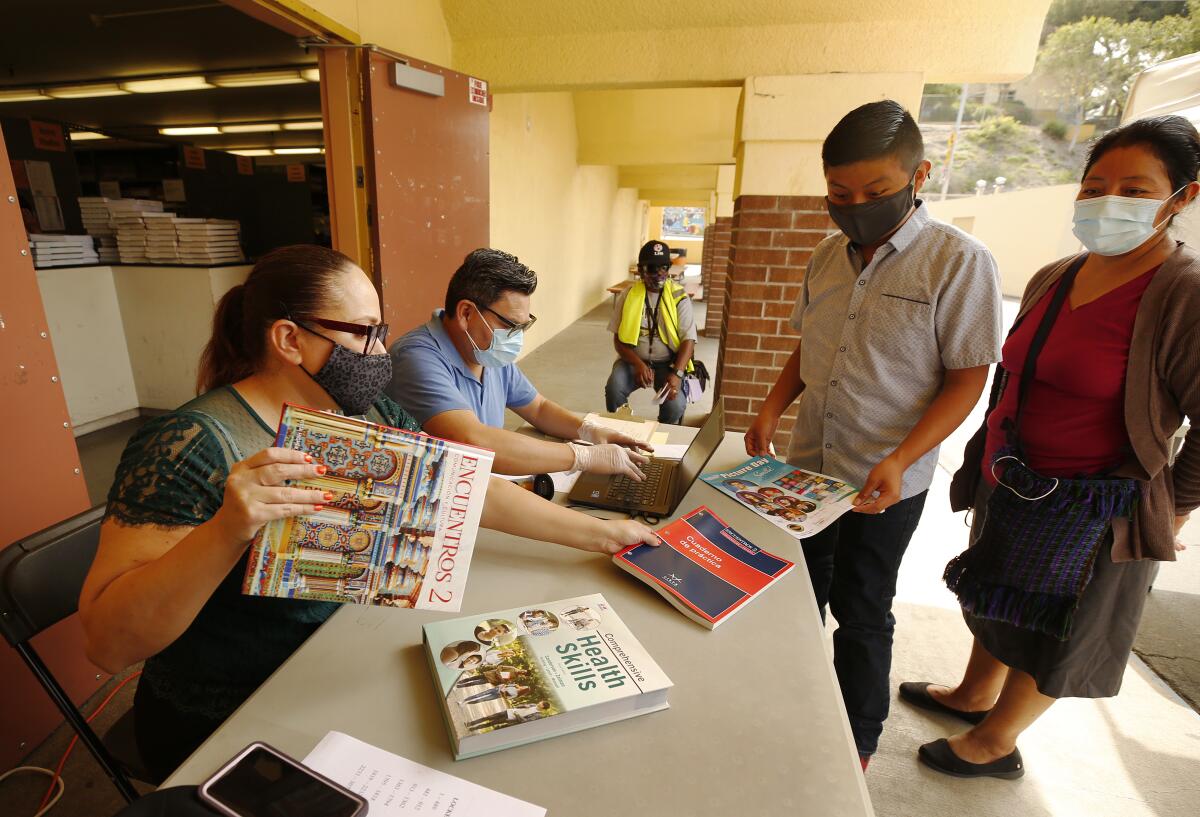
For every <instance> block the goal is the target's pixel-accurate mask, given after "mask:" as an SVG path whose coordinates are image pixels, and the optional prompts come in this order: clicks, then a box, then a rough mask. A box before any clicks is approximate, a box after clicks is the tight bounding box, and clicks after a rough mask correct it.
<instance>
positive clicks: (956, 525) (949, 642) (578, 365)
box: [0, 303, 1200, 817]
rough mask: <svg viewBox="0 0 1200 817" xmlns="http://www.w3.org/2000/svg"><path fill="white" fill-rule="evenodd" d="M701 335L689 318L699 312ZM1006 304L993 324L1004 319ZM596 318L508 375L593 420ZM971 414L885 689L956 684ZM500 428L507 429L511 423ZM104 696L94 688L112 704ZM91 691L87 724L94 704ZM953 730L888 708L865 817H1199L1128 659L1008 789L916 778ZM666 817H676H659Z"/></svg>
mask: <svg viewBox="0 0 1200 817" xmlns="http://www.w3.org/2000/svg"><path fill="white" fill-rule="evenodd" d="M697 306H698V307H700V309H699V310H698V318H697V320H698V321H700V322H702V321H703V305H702V304H699V303H698V304H697ZM1012 309H1013V305H1012V304H1009V305H1008V308H1007V310H1006V311H1008V312H1010V313H1011V311H1012ZM607 317H608V307H607V306H604V307H600V308H597V309H596V310H593V311H592V312H591V313H589V314H588V315H586V316H584V317H583V318H582V319H580V320H579V321H577V322H576V323H575V324H573V325H572V326H570V327H568V328H567V329H565V330H564V331H563V332H561V333H560V334H559V335H557V336H555V338H554V339H553V340H552V341H550V342H548V343H546V344H544V345H543V346H542V347H541V348H539V349H537V350H535V351H534V352H532V353H531V354H529V355H528V356H527V357H526V358H525V359H524V360H523V361H522V364H521V365H522V369H523V370H524V371H525V373H526V374H527V375H528V376H529V377H530V379H531V380H532V381H533V382H534V384H535V385H536V386H537V387H538V388H539V390H541V392H542V393H543V394H545V395H546V396H547V397H550V398H551V399H553V400H555V401H557V402H559V403H561V404H563V405H565V406H568V407H571V408H574V409H576V410H580V411H586V410H588V409H592V410H600V409H602V407H603V385H604V381H605V378H606V377H607V375H608V371H609V369H610V367H611V365H612V360H613V353H612V351H611V349H612V347H611V340H610V338H609V336H608V334H607V332H606V331H605V324H606V322H607ZM716 346H717V344H716V341H715V340H713V339H707V338H701V339H700V341H699V343H698V344H697V354H698V356H699V357H700V358H701V359H702V360H704V361H705V362H706V363H707V364H708V366H709V369H710V370H711V371H713V372H714V373H715V371H716V354H717V348H716ZM650 397H651V394H650V392H649V391H642V392H639V393H637V394H635V395H634V397H633V399H632V400H631V403H632V405H633V408H634V411H635V413H638V414H640V415H642V416H648V417H649V416H654V414H655V411H654V406H652V405H651V403H650ZM710 406H711V400H710V399H706V400H705V401H704V402H702V403H699V404H696V405H695V406H692V407H689V411H688V414H687V417H686V419H685V422H687V423H688V424H696V423H697V422H698V421H699V420H700V419H702V418H703V416H704V415H705V414H706V413H707V412H708V410H709V408H710ZM981 412H982V406H980V407H977V409H976V414H975V415H973V417H972V418H971V419H970V420H968V421H967V422H966V423H964V425H963V428H962V430H960V431H959V432H958V433H957V434H956V435H955V436H954V437H953V438H952V439H951V441H949V442H948V443H947V444H946V445H945V446H944V448H943V455H942V461H941V465H942V467H941V468H940V469H939V471H938V474H937V477H936V479H935V482H934V485H933V488H932V489H931V491H930V497H929V501H928V503H927V505H926V510H925V514H924V517H923V519H922V522H921V526H920V527H919V528H918V530H917V533H916V535H915V536H914V537H913V542H912V545H911V546H910V548H909V551H908V555H907V556H906V558H905V561H904V564H903V566H902V568H901V572H900V583H899V589H898V594H897V599H896V607H895V612H896V618H897V622H898V625H897V632H896V642H895V650H894V660H893V668H892V681H893V688H895V685H896V684H898V683H899V682H900V681H904V680H930V681H937V682H951V683H952V682H953V681H954V680H956V679H957V678H958V677H959V675H960V674H961V672H962V668H963V664H964V662H965V660H966V656H967V653H968V651H969V648H970V635H969V633H968V632H967V629H966V627H965V626H964V625H963V623H962V618H961V616H960V614H959V612H958V607H957V604H956V603H955V601H954V598H953V597H952V596H951V594H950V593H949V591H948V590H946V588H945V586H944V585H943V584H942V583H941V574H942V569H943V568H944V566H945V564H946V562H947V561H948V560H949V559H950V558H951V557H953V556H954V555H956V554H957V553H958V552H959V551H960V550H961V549H962V548H963V547H964V545H965V542H966V528H965V527H964V525H963V522H962V517H961V515H953V514H951V513H950V511H949V507H948V501H947V499H946V489H947V486H948V484H949V475H950V473H952V471H953V469H954V468H955V467H957V465H958V457H959V453H960V452H961V450H962V443H963V442H965V440H966V438H967V437H969V436H970V433H971V432H972V431H974V429H975V428H977V427H978V424H979V418H980V417H981ZM509 422H510V425H511V426H512V427H515V426H517V425H519V424H520V421H519V420H518V419H516V418H515V417H513V416H511V415H510V418H509ZM131 431H132V429H129V430H124V431H122V430H114V431H113V432H112V433H111V434H110V435H108V437H106V438H104V439H102V440H96V441H95V444H94V445H92V446H90V447H89V446H87V445H86V444H82V445H81V452H83V451H84V449H87V453H86V456H85V470H86V469H89V468H90V470H91V471H92V472H94V473H95V475H96V476H95V478H94V480H93V478H92V475H91V474H89V489H92V488H93V486H92V482H93V481H95V482H96V486H95V490H94V491H93V495H94V496H96V497H103V495H104V493H106V487H105V486H104V485H103V484H102V483H103V482H104V477H103V474H104V473H105V471H106V470H107V473H108V474H111V473H112V468H113V467H115V464H116V457H117V456H118V455H119V444H118V442H117V438H118V437H119V436H120V435H121V434H128V433H131ZM1184 539H1185V541H1194V542H1196V543H1197V545H1196V546H1195V547H1193V548H1192V549H1191V550H1189V551H1187V552H1185V553H1183V554H1181V560H1180V561H1179V562H1178V563H1174V564H1167V565H1164V566H1163V568H1162V571H1161V573H1160V575H1159V578H1158V581H1157V582H1156V586H1155V589H1154V591H1153V592H1152V594H1151V597H1150V600H1149V603H1148V604H1147V607H1146V614H1145V618H1144V621H1143V625H1142V632H1141V635H1140V636H1139V640H1138V645H1137V648H1138V650H1139V651H1140V652H1141V653H1142V654H1143V655H1144V656H1145V657H1146V660H1147V661H1148V662H1150V663H1151V664H1152V665H1153V666H1154V668H1155V669H1156V670H1157V671H1158V672H1160V673H1161V674H1162V675H1163V676H1164V677H1165V678H1166V679H1167V681H1168V682H1169V683H1170V684H1171V685H1172V686H1173V687H1174V688H1175V689H1177V690H1179V691H1180V693H1182V694H1183V695H1185V696H1186V697H1188V698H1189V699H1190V700H1191V701H1192V702H1193V704H1195V702H1196V701H1198V700H1200V638H1197V636H1196V621H1197V620H1198V619H1200V522H1195V523H1192V524H1191V525H1189V528H1188V529H1185V533H1184ZM111 686H112V684H110V685H108V686H107V687H105V690H107V689H110V688H111ZM132 689H133V685H132V684H130V685H129V686H127V687H126V688H125V689H123V690H122V691H121V693H120V694H119V695H118V696H117V697H116V698H115V699H114V700H113V702H112V703H111V704H110V705H109V708H108V709H107V710H106V711H105V713H104V714H103V715H102V716H101V717H100V719H98V720H97V724H98V731H100V732H103V731H104V729H105V728H106V727H107V724H108V723H111V721H112V720H114V719H115V718H117V717H119V716H120V714H121V713H122V712H124V711H125V710H126V709H127V708H128V706H129V703H130V701H131V692H132ZM105 690H102V691H101V693H99V694H98V695H97V696H96V697H95V698H94V699H93V701H92V702H89V705H86V706H85V711H88V712H90V711H91V708H90V707H91V706H94V705H95V704H96V703H98V702H99V700H101V699H102V697H103V694H104V692H105ZM959 729H960V726H959V725H958V724H957V723H956V722H955V721H953V720H951V719H948V718H943V717H941V716H937V715H934V714H931V713H926V712H923V711H921V710H915V709H912V708H910V707H908V706H906V705H905V704H903V703H901V702H898V701H897V702H894V704H893V707H892V715H891V717H890V718H889V720H888V722H887V725H886V727H885V731H884V736H883V740H882V742H881V744H880V751H879V753H878V754H877V755H876V756H875V758H874V760H873V761H872V763H871V767H870V771H869V772H868V774H867V783H868V788H869V790H870V792H871V798H872V801H873V803H874V807H875V811H876V814H877V815H879V817H915V816H916V815H921V817H943V816H944V817H958V815H962V814H970V815H972V817H1002V816H1003V817H1008V816H1009V815H1022V817H1041V816H1042V815H1053V817H1072V816H1073V815H1089V816H1090V815H1097V816H1103V815H1121V817H1142V816H1143V815H1144V816H1145V817H1151V816H1152V815H1153V817H1184V815H1187V816H1188V817H1191V815H1195V814H1196V813H1197V807H1196V802H1197V796H1198V795H1200V716H1198V715H1197V714H1196V712H1195V711H1193V710H1192V708H1190V707H1189V706H1188V704H1187V702H1186V701H1185V700H1183V698H1181V697H1180V695H1179V694H1176V692H1174V691H1173V690H1172V689H1171V688H1170V687H1168V685H1167V683H1164V681H1163V679H1162V678H1160V677H1159V676H1158V675H1156V674H1155V673H1154V672H1152V671H1151V670H1150V668H1148V667H1147V665H1146V663H1144V662H1143V661H1142V660H1140V659H1139V658H1137V657H1134V658H1133V659H1132V660H1131V661H1130V665H1129V668H1128V669H1127V670H1126V674H1125V681H1124V687H1123V689H1122V691H1121V694H1120V695H1119V696H1118V697H1116V698H1112V699H1107V700H1100V701H1086V700H1071V699H1068V700H1063V701H1060V702H1058V703H1056V704H1055V705H1054V707H1053V708H1052V709H1051V710H1050V712H1049V713H1047V715H1046V716H1044V717H1043V718H1042V719H1041V720H1040V721H1039V722H1038V723H1037V724H1035V725H1034V727H1033V728H1031V729H1030V730H1029V731H1028V732H1027V733H1026V735H1025V736H1024V737H1023V739H1022V741H1021V751H1022V753H1023V755H1024V756H1025V759H1026V762H1027V767H1028V771H1027V774H1026V776H1025V778H1024V779H1022V780H1020V781H1017V782H1004V781H997V780H983V781H960V780H955V779H952V778H948V777H943V776H941V775H938V774H936V773H934V772H931V771H929V770H927V769H925V768H924V767H923V766H920V765H919V764H918V763H917V760H916V749H917V747H918V746H919V745H920V744H921V743H925V742H927V741H930V740H933V739H935V738H937V737H942V736H947V735H951V734H954V733H955V732H956V731H958V730H959ZM68 739H69V733H68V731H67V730H66V728H65V727H64V728H62V729H59V730H58V732H56V733H55V734H54V735H53V736H52V737H51V738H50V739H48V740H47V741H46V742H45V743H44V744H43V745H42V746H41V747H39V748H38V749H37V750H36V751H35V752H34V753H33V754H32V755H31V756H30V757H29V758H28V760H27V762H28V763H29V764H30V765H38V766H49V767H50V768H53V767H54V765H55V764H56V763H57V761H58V758H59V756H60V755H61V753H62V750H63V748H64V747H65V745H66V742H67V740H68ZM65 779H66V781H67V791H66V794H65V795H64V797H63V799H62V801H60V804H59V805H58V806H56V807H55V809H54V810H53V811H52V812H51V816H52V817H53V816H54V815H63V816H64V817H74V816H75V815H79V817H84V816H85V815H86V817H104V815H110V814H114V813H116V811H117V810H118V809H119V806H120V801H119V799H118V798H117V797H116V794H115V792H114V791H113V789H112V787H111V786H110V785H109V783H108V781H107V780H106V779H105V778H104V777H103V775H102V774H101V773H100V771H99V768H98V766H97V765H96V763H95V762H94V761H93V760H92V759H91V757H90V756H89V755H88V754H87V753H86V752H85V751H83V750H82V749H77V750H76V752H75V753H74V755H73V756H72V758H71V760H70V762H69V763H68V764H67V766H66V769H65ZM44 790H45V783H44V782H43V780H42V779H41V778H36V777H32V776H29V777H25V776H22V777H17V778H13V779H10V780H9V781H6V782H5V783H4V784H3V787H0V814H3V815H26V814H32V813H33V811H34V810H35V806H36V803H37V801H38V800H39V799H40V797H41V794H42V792H43V791H44ZM663 817H674V815H663Z"/></svg>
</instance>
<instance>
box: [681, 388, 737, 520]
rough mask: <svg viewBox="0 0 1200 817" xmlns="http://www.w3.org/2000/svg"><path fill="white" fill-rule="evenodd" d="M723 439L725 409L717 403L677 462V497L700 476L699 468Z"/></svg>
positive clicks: (702, 466)
mask: <svg viewBox="0 0 1200 817" xmlns="http://www.w3.org/2000/svg"><path fill="white" fill-rule="evenodd" d="M723 439H725V410H724V409H723V408H722V407H721V405H720V403H718V404H717V405H715V406H713V410H712V413H711V414H709V415H708V419H707V420H705V421H704V425H703V426H702V427H701V428H700V433H698V434H697V435H696V436H695V438H693V439H692V444H691V445H689V446H688V449H687V452H686V453H684V455H683V459H682V460H681V461H680V463H679V478H678V479H677V480H676V481H675V490H677V491H678V492H679V493H678V494H676V496H677V497H678V496H683V494H684V492H685V491H687V489H688V488H690V487H692V483H693V482H695V481H696V477H698V476H700V470H701V469H702V468H704V464H705V463H706V462H708V458H709V457H711V456H712V455H713V452H714V451H716V450H717V447H718V446H720V445H721V441H722V440H723Z"/></svg>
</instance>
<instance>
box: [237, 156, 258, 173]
mask: <svg viewBox="0 0 1200 817" xmlns="http://www.w3.org/2000/svg"><path fill="white" fill-rule="evenodd" d="M237 169H238V173H241V174H242V175H243V176H253V175H254V159H253V157H250V156H238V157H237Z"/></svg>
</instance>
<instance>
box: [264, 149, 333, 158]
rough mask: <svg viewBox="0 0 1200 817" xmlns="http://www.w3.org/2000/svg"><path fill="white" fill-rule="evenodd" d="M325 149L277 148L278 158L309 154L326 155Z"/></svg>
mask: <svg viewBox="0 0 1200 817" xmlns="http://www.w3.org/2000/svg"><path fill="white" fill-rule="evenodd" d="M324 152H325V148H275V155H276V156H292V155H300V154H307V153H324Z"/></svg>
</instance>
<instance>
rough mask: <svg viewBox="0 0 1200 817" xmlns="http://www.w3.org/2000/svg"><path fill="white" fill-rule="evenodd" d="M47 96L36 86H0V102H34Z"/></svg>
mask: <svg viewBox="0 0 1200 817" xmlns="http://www.w3.org/2000/svg"><path fill="white" fill-rule="evenodd" d="M49 98H50V97H48V96H46V95H45V94H43V93H42V92H41V91H39V90H38V89H37V88H0V102H34V101H36V100H39V99H49Z"/></svg>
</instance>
